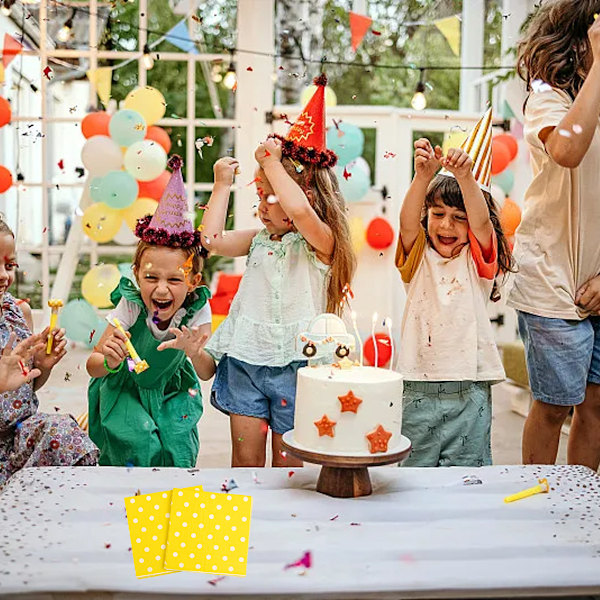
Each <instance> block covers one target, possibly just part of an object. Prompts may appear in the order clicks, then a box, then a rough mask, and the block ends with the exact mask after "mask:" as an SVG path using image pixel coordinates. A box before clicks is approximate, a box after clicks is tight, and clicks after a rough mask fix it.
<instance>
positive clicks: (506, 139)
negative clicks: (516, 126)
mask: <svg viewBox="0 0 600 600" xmlns="http://www.w3.org/2000/svg"><path fill="white" fill-rule="evenodd" d="M494 139H495V140H498V141H499V142H502V143H503V144H504V145H505V146H506V148H507V149H508V151H509V152H510V160H511V162H512V161H513V160H515V158H517V154H518V153H519V142H517V140H516V138H515V136H514V135H512V134H510V133H501V134H500V135H497V136H496V137H495V138H494Z"/></svg>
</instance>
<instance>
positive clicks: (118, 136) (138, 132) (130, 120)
mask: <svg viewBox="0 0 600 600" xmlns="http://www.w3.org/2000/svg"><path fill="white" fill-rule="evenodd" d="M108 130H109V131H110V137H111V138H112V139H113V140H114V141H115V142H116V143H117V144H118V145H119V146H131V144H135V142H140V141H141V140H143V139H144V137H145V135H146V121H144V117H142V115H141V114H140V113H139V112H136V111H135V110H118V111H117V112H116V113H115V114H114V115H113V116H112V117H111V119H110V123H109V124H108Z"/></svg>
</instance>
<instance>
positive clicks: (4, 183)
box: [0, 166, 13, 194]
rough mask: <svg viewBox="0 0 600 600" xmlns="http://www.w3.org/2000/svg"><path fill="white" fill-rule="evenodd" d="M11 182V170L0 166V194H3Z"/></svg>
mask: <svg viewBox="0 0 600 600" xmlns="http://www.w3.org/2000/svg"><path fill="white" fill-rule="evenodd" d="M12 184H13V178H12V174H11V172H10V171H9V170H8V169H7V168H6V167H2V166H0V194H4V192H5V191H6V190H8V189H9V188H10V186H11V185H12Z"/></svg>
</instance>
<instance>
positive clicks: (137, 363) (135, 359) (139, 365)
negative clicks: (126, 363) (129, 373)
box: [112, 317, 150, 375]
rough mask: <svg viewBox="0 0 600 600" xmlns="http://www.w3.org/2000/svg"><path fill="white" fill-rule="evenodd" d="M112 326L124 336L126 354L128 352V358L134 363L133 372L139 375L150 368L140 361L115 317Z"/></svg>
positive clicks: (143, 361)
mask: <svg viewBox="0 0 600 600" xmlns="http://www.w3.org/2000/svg"><path fill="white" fill-rule="evenodd" d="M112 324H113V325H114V326H115V327H116V328H117V329H118V330H119V331H120V332H121V333H122V334H123V335H124V336H125V338H126V339H127V341H126V342H125V347H126V348H127V352H129V356H131V359H132V360H133V362H134V363H135V366H134V367H133V370H134V371H135V372H136V373H137V374H138V375H139V374H140V373H143V372H144V371H145V370H146V369H148V368H149V367H150V365H149V364H148V363H147V362H146V361H145V360H142V359H141V358H140V356H139V354H138V353H137V352H136V351H135V348H134V347H133V344H132V343H131V340H130V339H129V337H128V336H127V333H125V330H124V329H123V325H121V322H120V321H119V319H117V317H114V318H113V320H112Z"/></svg>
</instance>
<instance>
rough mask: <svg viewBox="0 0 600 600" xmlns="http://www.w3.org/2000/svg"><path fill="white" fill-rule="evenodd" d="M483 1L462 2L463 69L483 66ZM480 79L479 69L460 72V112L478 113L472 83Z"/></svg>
mask: <svg viewBox="0 0 600 600" xmlns="http://www.w3.org/2000/svg"><path fill="white" fill-rule="evenodd" d="M484 24H485V2H484V0H463V9H462V25H461V44H460V63H461V66H463V67H472V66H475V67H477V66H481V65H482V64H483V27H484ZM479 77H481V69H463V70H462V71H461V72H460V105H459V108H460V110H461V112H478V111H479V108H480V107H479V103H478V99H477V97H476V94H475V89H474V87H473V82H474V81H475V80H477V79H478V78H479Z"/></svg>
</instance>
